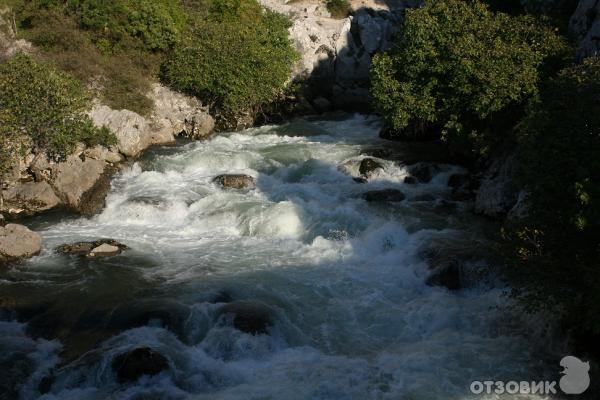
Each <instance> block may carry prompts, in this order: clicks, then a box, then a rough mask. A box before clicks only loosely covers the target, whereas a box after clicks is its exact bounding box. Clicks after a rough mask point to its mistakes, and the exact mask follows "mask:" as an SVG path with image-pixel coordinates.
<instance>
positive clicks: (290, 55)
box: [161, 0, 297, 116]
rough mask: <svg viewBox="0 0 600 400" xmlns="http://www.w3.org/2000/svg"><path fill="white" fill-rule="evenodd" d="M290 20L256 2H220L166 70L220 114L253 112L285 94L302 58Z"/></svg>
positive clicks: (199, 20)
mask: <svg viewBox="0 0 600 400" xmlns="http://www.w3.org/2000/svg"><path fill="white" fill-rule="evenodd" d="M289 27H290V22H289V20H288V19H287V18H285V17H283V16H282V15H280V14H277V13H274V12H272V11H269V10H263V9H262V8H261V6H260V5H259V4H258V3H257V2H256V1H255V0H214V1H213V2H212V4H211V5H210V7H209V8H208V10H207V12H206V15H202V16H198V17H196V18H194V20H193V21H191V22H190V26H189V29H188V30H187V31H186V35H185V36H184V37H183V38H182V39H181V41H180V42H179V43H178V44H177V46H175V48H174V49H173V51H172V52H171V54H170V55H169V57H168V58H167V60H166V61H165V63H164V64H163V67H162V74H161V77H162V79H163V80H164V81H165V82H166V83H167V84H169V85H170V86H172V87H173V88H175V89H177V90H180V91H183V92H187V93H190V94H193V95H196V96H198V97H199V98H201V99H202V100H203V101H204V102H206V103H208V104H210V105H211V106H212V108H213V111H214V112H216V113H217V114H219V115H225V116H229V115H236V114H239V113H242V112H244V111H247V110H252V111H253V112H256V111H258V109H259V108H260V107H261V106H262V105H264V104H267V103H269V102H271V101H273V100H275V99H276V98H277V97H278V96H280V95H282V94H283V90H284V88H285V87H286V83H287V81H288V79H289V76H290V71H291V66H292V65H293V63H294V62H295V60H296V58H297V54H296V52H295V50H294V48H293V47H292V44H291V42H290V39H289V38H288V28H289Z"/></svg>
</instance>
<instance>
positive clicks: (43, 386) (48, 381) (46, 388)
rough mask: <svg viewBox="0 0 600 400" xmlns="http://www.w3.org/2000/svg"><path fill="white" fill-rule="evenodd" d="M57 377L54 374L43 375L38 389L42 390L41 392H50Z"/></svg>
mask: <svg viewBox="0 0 600 400" xmlns="http://www.w3.org/2000/svg"><path fill="white" fill-rule="evenodd" d="M55 379H56V378H55V377H54V375H48V376H45V377H43V378H42V379H41V380H40V383H39V384H38V391H39V392H40V394H46V393H50V390H52V385H54V381H55Z"/></svg>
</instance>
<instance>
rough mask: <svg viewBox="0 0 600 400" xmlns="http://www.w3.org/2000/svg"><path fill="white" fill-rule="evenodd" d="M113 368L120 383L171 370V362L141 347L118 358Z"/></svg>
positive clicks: (149, 349)
mask: <svg viewBox="0 0 600 400" xmlns="http://www.w3.org/2000/svg"><path fill="white" fill-rule="evenodd" d="M112 367H113V369H114V371H115V372H116V373H117V380H118V381H119V383H126V382H134V381H137V380H138V379H139V378H140V377H142V376H143V375H150V376H153V375H156V374H159V373H160V372H162V371H164V370H166V369H168V368H169V361H168V360H167V358H166V357H165V356H163V355H162V354H160V353H158V352H156V351H154V350H152V349H151V348H149V347H140V348H137V349H135V350H132V351H130V352H127V353H123V354H121V355H119V356H117V357H116V358H115V359H114V360H113V362H112Z"/></svg>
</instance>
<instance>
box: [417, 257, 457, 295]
mask: <svg viewBox="0 0 600 400" xmlns="http://www.w3.org/2000/svg"><path fill="white" fill-rule="evenodd" d="M428 264H429V268H430V269H432V272H431V274H430V275H429V276H428V277H427V280H426V281H425V283H426V284H427V285H428V286H443V287H446V288H448V289H449V290H459V289H461V288H462V284H461V276H460V264H459V262H458V260H457V259H456V258H454V257H444V256H443V255H438V256H436V257H433V258H431V259H430V260H428Z"/></svg>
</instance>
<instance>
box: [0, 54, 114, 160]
mask: <svg viewBox="0 0 600 400" xmlns="http://www.w3.org/2000/svg"><path fill="white" fill-rule="evenodd" d="M0 93H2V96H1V97H0V141H1V142H2V143H3V144H9V143H10V145H11V149H10V151H8V152H7V154H8V156H10V157H14V156H15V155H17V153H18V151H22V150H25V149H22V148H20V144H21V143H24V142H25V141H26V140H27V139H30V140H31V142H32V144H33V145H34V146H35V147H37V148H38V149H42V150H47V151H48V152H49V153H50V154H51V155H52V156H55V157H62V156H65V155H67V154H68V153H69V152H71V151H72V150H73V149H74V147H75V145H76V144H77V143H78V142H84V143H86V144H88V145H95V144H113V143H115V138H114V136H113V135H112V134H111V133H110V132H109V131H108V130H107V129H105V128H103V129H98V128H96V127H94V125H93V124H92V121H91V120H90V118H89V117H88V116H87V115H86V114H85V111H86V109H87V108H88V107H89V105H90V99H89V97H88V96H87V93H86V91H85V88H84V87H83V86H82V85H81V83H80V82H79V81H78V80H76V79H74V78H72V77H71V76H69V75H67V74H66V73H64V72H61V71H59V70H57V69H56V68H54V67H52V66H50V65H48V64H41V63H38V62H36V61H34V60H33V59H32V58H31V57H29V56H26V55H23V54H19V55H16V56H15V57H13V58H11V59H10V60H9V61H7V62H6V63H3V64H0ZM3 148H4V146H3ZM7 162H8V159H5V163H3V164H6V163H7Z"/></svg>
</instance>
